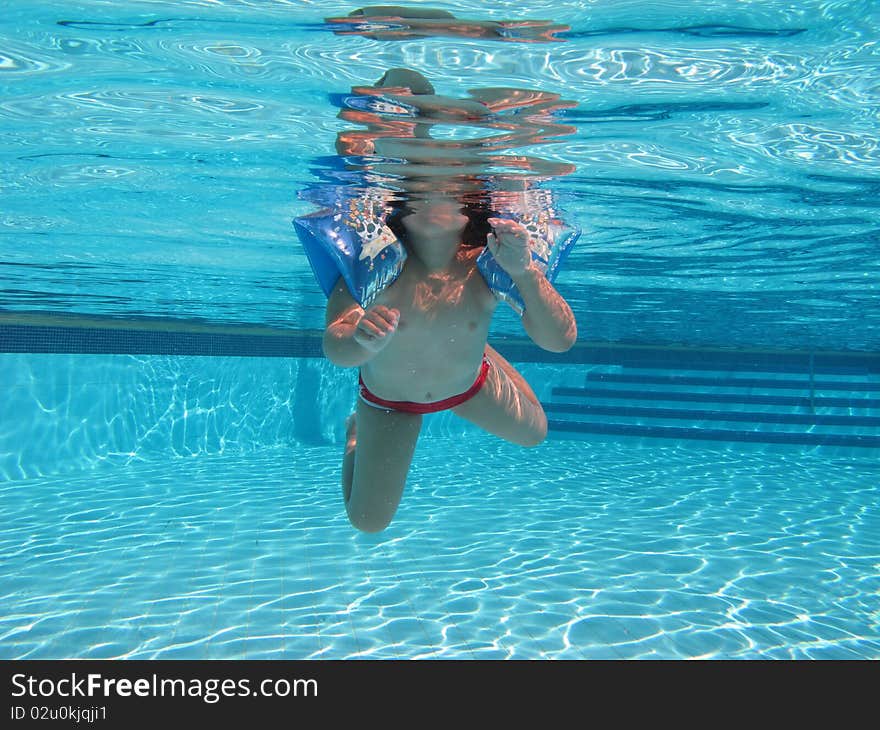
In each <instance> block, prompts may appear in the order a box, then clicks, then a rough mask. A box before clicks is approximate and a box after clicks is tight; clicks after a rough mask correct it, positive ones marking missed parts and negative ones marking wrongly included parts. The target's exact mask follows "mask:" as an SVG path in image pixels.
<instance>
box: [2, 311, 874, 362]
mask: <svg viewBox="0 0 880 730" xmlns="http://www.w3.org/2000/svg"><path fill="white" fill-rule="evenodd" d="M113 324H119V323H118V322H114V323H113ZM170 324H171V325H175V326H177V327H178V330H177V331H174V330H171V329H168V330H162V329H158V326H159V325H157V329H155V330H150V329H145V328H144V327H140V328H137V329H135V328H132V329H122V328H118V327H114V326H108V327H101V326H100V325H99V326H95V327H83V326H54V325H42V324H11V323H9V324H7V323H2V324H0V352H32V353H81V354H92V353H95V354H137V355H213V356H219V355H235V356H252V357H323V353H322V349H321V335H320V333H316V332H309V331H297V330H291V331H290V332H289V333H287V332H284V331H282V330H279V331H278V332H277V333H272V334H265V335H262V334H245V333H236V332H229V328H224V331H222V332H221V331H217V332H212V331H198V330H195V329H194V330H188V331H183V330H182V329H180V328H181V326H185V324H186V323H180V322H171V323H170ZM210 327H211V325H206V326H205V329H207V330H210ZM220 328H221V327H220V326H219V325H217V329H218V330H219V329H220ZM492 345H493V346H494V347H495V348H496V349H497V350H498V351H499V352H500V353H501V354H502V355H504V356H505V357H506V358H507V359H508V360H511V361H514V362H540V363H546V364H556V363H590V364H596V365H602V364H612V365H623V366H631V367H642V368H652V367H653V368H676V367H677V368H681V369H688V370H699V369H711V370H719V369H724V370H732V371H733V370H763V371H765V372H796V373H801V374H803V373H804V372H807V371H808V369H809V358H808V356H807V355H805V354H804V353H800V352H796V353H754V352H740V351H737V350H731V351H704V350H697V349H694V350H687V349H686V348H677V349H671V350H668V349H663V348H659V347H656V348H655V347H638V346H630V345H608V346H594V345H576V346H575V347H574V348H572V349H571V350H569V351H568V352H566V353H549V352H547V351H545V350H542V349H540V348H539V347H537V346H535V345H534V344H532V343H529V342H525V341H522V340H503V339H499V340H495V339H493V341H492ZM814 372H827V373H840V374H852V373H856V374H865V373H869V372H876V373H880V354H874V353H858V352H855V353H845V352H844V353H817V354H816V355H815V356H814Z"/></svg>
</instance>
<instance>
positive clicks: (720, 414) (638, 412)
mask: <svg viewBox="0 0 880 730" xmlns="http://www.w3.org/2000/svg"><path fill="white" fill-rule="evenodd" d="M542 405H543V406H544V410H545V411H547V412H548V413H577V414H584V415H590V416H630V417H632V418H670V419H681V420H687V421H742V422H748V423H792V424H794V423H796V424H801V425H805V426H853V427H859V428H873V427H880V417H874V416H834V415H825V414H816V413H777V412H771V413H743V412H741V411H704V410H697V409H685V408H641V407H638V406H602V405H592V404H584V403H544V404H542Z"/></svg>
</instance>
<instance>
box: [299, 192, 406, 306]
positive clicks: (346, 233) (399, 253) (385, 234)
mask: <svg viewBox="0 0 880 730" xmlns="http://www.w3.org/2000/svg"><path fill="white" fill-rule="evenodd" d="M387 195H388V194H387V193H386V192H385V191H383V190H381V189H378V188H371V189H364V190H362V191H360V194H359V195H358V196H357V197H348V198H345V199H341V200H339V201H338V203H337V205H336V206H334V207H333V208H330V209H324V210H320V211H318V212H316V213H311V214H309V215H304V216H300V217H299V218H295V219H294V221H293V224H294V226H295V227H296V232H297V234H298V236H299V240H300V241H301V242H302V244H303V246H304V247H305V249H306V255H307V256H308V258H309V263H310V264H311V266H312V271H313V272H314V273H315V278H316V279H317V280H318V284H319V285H320V286H321V290H322V291H323V292H324V294H325V295H326V296H328V297H329V296H330V294H331V293H332V291H333V288H334V287H335V286H336V282H337V281H338V280H339V277H340V276H341V277H342V278H343V280H344V281H345V285H346V286H347V287H348V290H349V292H351V295H352V297H353V298H354V299H355V300H356V301H357V303H358V304H360V305H361V306H362V307H364V309H366V308H367V307H369V306H370V304H371V303H372V302H373V300H374V299H375V298H376V297H377V296H378V295H379V294H380V293H381V292H382V291H383V290H384V289H385V288H386V287H388V286H390V285H391V283H392V282H393V281H394V280H395V279H396V278H397V277H398V276H399V275H400V272H401V271H403V262H404V261H405V260H406V250H405V249H404V247H403V245H402V244H401V243H400V241H398V240H397V238H396V236H395V235H394V234H393V233H392V232H391V229H390V228H389V227H388V226H387V225H386V223H385V219H386V216H387V214H388V207H387Z"/></svg>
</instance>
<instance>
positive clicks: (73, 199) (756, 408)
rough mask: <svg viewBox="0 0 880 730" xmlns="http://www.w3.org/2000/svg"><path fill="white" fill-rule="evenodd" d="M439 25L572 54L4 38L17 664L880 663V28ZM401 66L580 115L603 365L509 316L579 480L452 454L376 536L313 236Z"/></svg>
mask: <svg viewBox="0 0 880 730" xmlns="http://www.w3.org/2000/svg"><path fill="white" fill-rule="evenodd" d="M436 6H438V7H442V8H445V9H448V10H451V11H453V12H456V13H457V14H458V15H460V16H462V17H466V18H474V17H480V18H492V19H496V20H498V19H505V18H521V17H529V18H549V19H552V20H553V21H555V22H557V23H560V24H565V25H568V26H570V29H569V30H568V31H566V32H563V33H561V34H559V37H558V39H557V41H554V42H550V43H534V44H527V43H516V42H492V41H486V40H477V39H465V38H426V39H410V40H402V41H389V40H376V39H370V38H364V37H358V36H337V35H334V34H333V33H332V32H331V31H330V30H329V29H328V28H327V27H326V26H325V24H324V22H323V19H324V17H325V16H330V15H345V14H346V13H347V12H348V11H349V10H351V9H352V8H351V6H344V5H342V4H338V3H312V2H280V1H279V2H271V1H267V2H247V1H245V0H238V1H233V0H221V1H220V2H198V1H192V2H187V1H181V2H173V3H172V2H163V1H161V0H150V1H148V0H143V1H135V0H127V2H124V3H118V2H104V1H99V0H88V1H86V2H77V3H67V2H65V3H61V2H45V3H31V2H25V0H11V1H10V2H7V3H6V4H5V5H4V11H5V12H4V14H3V17H2V18H0V140H2V142H3V143H2V144H0V200H2V204H0V503H2V505H3V513H4V518H5V519H4V526H3V528H2V530H0V555H2V556H3V558H2V566H3V567H2V571H0V657H3V658H25V657H27V658H58V657H129V658H221V657H222V658H270V657H271V658H343V657H346V658H348V657H371V658H379V657H382V658H385V657H388V658H395V657H406V658H410V657H432V658H566V659H582V658H587V659H590V658H624V657H625V658H636V657H646V658H649V657H650V658H697V657H701V658H759V657H766V658H880V598H878V595H880V489H878V464H880V459H878V455H880V445H878V439H880V422H878V421H880V403H878V399H880V354H878V352H880V334H878V333H880V327H878V324H880V306H878V298H877V281H878V264H877V257H876V255H875V254H876V247H877V243H878V230H880V220H878V215H877V203H876V199H877V191H878V181H880V165H878V157H880V153H878V150H880V145H878V135H877V114H878V111H877V110H878V109H880V103H878V102H880V99H878V96H880V76H878V72H877V69H878V68H880V64H878V43H877V32H876V28H877V27H880V17H878V7H880V6H878V5H877V4H876V3H874V2H870V1H869V0H866V1H865V2H818V1H816V2H802V3H794V2H784V1H779V0H771V1H769V2H739V1H737V2H734V1H733V0H722V1H719V2H707V3H701V4H700V6H699V7H696V6H695V5H693V4H692V3H683V2H663V3H659V2H658V3H646V2H643V1H642V0H640V1H639V2H635V1H632V2H610V0H609V1H608V2H605V1H602V0H597V1H596V2H579V3H565V4H562V6H561V7H557V4H554V3H550V2H531V3H529V4H528V6H527V7H526V8H523V6H522V5H521V4H514V3H509V2H500V1H497V0H493V1H492V2H489V3H483V4H481V5H480V6H479V12H477V10H476V9H475V8H474V7H470V6H468V5H467V4H465V3H458V2H448V3H437V4H436ZM398 65H406V66H411V67H413V68H417V69H419V70H420V71H422V72H423V73H425V74H426V75H427V76H428V77H429V78H430V79H431V81H432V82H433V83H434V85H435V86H436V87H437V89H438V91H440V92H441V93H444V94H449V95H456V96H459V95H461V94H462V93H463V91H464V90H465V89H468V88H474V87H487V86H513V87H529V88H540V89H544V90H547V91H551V92H556V93H559V94H561V95H562V96H563V97H564V98H567V99H572V100H574V101H576V102H577V106H575V107H573V108H570V109H566V110H563V111H560V112H559V113H558V121H559V123H560V124H565V125H568V126H570V127H572V130H573V131H572V133H571V134H570V135H568V136H567V137H566V138H565V139H564V140H562V141H561V142H560V143H558V144H549V143H548V144H541V145H534V146H533V147H529V148H527V149H518V150H514V152H515V153H521V154H523V155H539V156H540V157H542V158H545V159H547V160H551V161H554V162H559V163H568V164H571V165H574V166H576V171H575V172H574V173H573V174H570V175H565V176H562V177H559V178H557V179H555V180H553V181H552V188H553V189H554V191H555V192H556V195H557V200H558V202H559V204H560V205H561V206H562V207H563V208H564V209H565V211H566V218H567V219H568V220H570V221H571V222H573V223H575V224H577V225H578V226H580V227H581V228H582V229H583V235H582V238H581V240H580V242H579V243H578V245H577V246H576V247H575V249H574V252H573V253H572V255H571V257H570V258H569V260H568V262H567V264H566V267H565V270H564V271H563V272H562V274H561V276H560V278H559V280H558V282H557V283H558V288H559V290H560V292H561V293H562V294H563V295H564V296H565V297H566V299H567V300H568V301H569V302H570V303H571V304H572V307H573V308H574V310H575V313H576V315H577V318H578V322H579V330H580V332H581V339H582V343H581V345H580V346H579V348H576V352H575V353H574V354H573V355H572V356H571V357H569V358H567V359H566V358H554V357H553V356H550V355H543V354H541V353H539V352H537V351H535V350H534V349H527V348H526V349H523V348H520V346H519V344H518V343H517V342H516V340H515V338H517V337H520V336H521V335H522V332H521V327H520V325H519V323H518V321H517V320H516V318H515V317H514V316H513V315H512V314H510V313H507V312H505V313H502V314H501V315H499V317H498V318H497V320H496V322H495V323H494V325H493V330H492V336H491V339H490V341H491V342H492V344H493V345H495V346H496V347H498V349H499V350H500V351H502V352H505V347H508V348H511V349H510V352H511V353H512V354H511V356H510V359H511V360H512V361H513V362H514V363H515V364H516V365H517V367H518V368H520V369H521V370H522V372H523V373H524V375H525V376H526V377H527V379H528V380H529V381H530V382H531V383H532V384H533V386H534V387H535V390H536V392H537V394H538V396H539V398H540V399H541V400H542V402H543V403H544V404H545V407H546V408H547V411H548V415H550V417H551V420H552V421H553V425H552V427H551V434H550V438H549V440H548V442H547V443H545V444H544V445H542V446H541V447H539V448H538V449H534V450H523V449H519V448H517V447H513V446H510V445H507V444H504V443H502V442H500V441H498V440H496V439H493V438H491V437H489V436H486V435H484V434H481V433H480V432H478V431H476V430H475V429H473V428H471V427H469V426H466V425H463V424H462V423H460V422H456V421H455V419H454V418H453V417H451V416H449V415H439V416H434V417H431V418H430V419H428V421H427V424H426V427H425V432H424V435H423V437H422V439H421V440H420V442H419V446H418V449H417V452H416V457H415V461H414V465H413V471H412V474H411V478H410V480H409V482H408V486H407V492H406V494H405V496H404V499H403V502H402V504H401V507H400V510H399V512H398V515H397V517H396V519H395V521H394V522H393V523H392V525H391V527H390V528H389V530H388V531H386V532H385V533H383V534H382V535H378V536H368V535H362V534H357V533H355V532H354V531H353V530H352V529H351V528H350V526H348V524H347V521H346V519H345V516H344V511H343V508H342V504H341V495H340V487H339V478H340V476H339V468H340V460H341V452H342V436H343V434H342V424H343V420H344V418H345V416H346V415H347V414H348V413H349V412H350V410H351V406H352V403H353V400H354V392H355V391H354V380H355V377H354V374H353V373H351V372H347V371H342V370H340V369H338V368H334V367H333V366H330V365H329V364H328V363H326V362H324V361H322V360H321V359H320V358H319V357H316V356H315V355H316V352H317V350H315V342H316V339H315V338H316V332H317V331H318V330H320V329H321V327H322V326H323V304H324V302H323V299H322V296H321V294H320V291H319V290H318V287H317V285H316V283H315V281H314V279H313V277H312V275H311V272H310V270H309V268H308V263H307V261H306V259H305V256H304V254H303V252H302V250H301V248H300V247H299V245H298V244H297V242H296V241H295V239H294V237H293V232H292V228H291V225H290V221H291V219H292V218H293V217H294V216H296V215H300V214H302V213H305V212H307V211H308V210H310V206H309V204H307V203H306V202H305V201H303V200H301V199H299V198H298V195H299V193H300V191H302V190H303V189H305V188H307V187H308V186H310V185H314V184H315V183H316V181H318V180H320V179H322V177H323V176H324V175H326V170H327V167H326V164H325V163H326V157H327V156H328V155H330V154H332V152H333V142H334V139H335V136H336V134H337V132H339V131H340V130H342V129H344V128H347V127H348V126H349V125H348V124H347V123H345V122H343V121H342V120H340V119H338V118H337V116H336V114H337V112H338V109H337V108H336V107H334V106H333V105H332V104H331V103H330V100H329V98H328V94H338V93H345V92H347V91H348V89H349V88H350V87H351V86H353V85H357V84H365V83H369V82H371V81H374V80H375V79H376V78H378V77H379V76H380V75H381V73H382V71H384V69H385V68H387V67H389V66H398ZM120 328H121V330H120ZM120 331H122V334H119V332H120ZM114 333H116V334H115V335H114ZM180 333H183V334H180ZM178 335H179V336H178ZM286 338H293V339H286ZM273 343H274V344H273ZM277 343H281V345H279V348H280V349H278V348H275V349H273V347H275V344H277ZM285 343H287V344H285ZM290 343H293V344H290ZM309 343H311V345H310V344H309ZM285 348H287V349H285ZM310 348H311V349H310ZM517 348H519V349H517ZM221 351H222V352H223V353H224V355H223V356H218V355H217V352H221ZM270 354H271V355H272V356H271V357H270V356H268V355H270ZM279 354H281V355H283V356H280V357H279V356H278V355H279Z"/></svg>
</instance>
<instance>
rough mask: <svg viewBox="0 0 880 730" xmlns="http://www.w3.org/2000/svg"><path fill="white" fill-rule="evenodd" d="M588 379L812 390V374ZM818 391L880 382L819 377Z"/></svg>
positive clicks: (871, 387)
mask: <svg viewBox="0 0 880 730" xmlns="http://www.w3.org/2000/svg"><path fill="white" fill-rule="evenodd" d="M587 380H591V381H598V382H604V383H640V384H648V383H650V384H651V385H700V386H708V387H724V388H787V389H795V388H800V389H801V390H809V389H810V380H809V376H807V377H805V378H802V379H798V380H783V379H779V380H774V379H773V378H727V377H723V376H719V377H717V378H703V377H696V376H689V375H647V374H646V375H642V374H639V373H632V374H626V373H597V372H591V373H587ZM813 388H814V389H815V390H847V391H851V392H858V393H874V392H877V393H880V383H850V382H846V381H843V380H839V381H830V380H817V381H815V382H814V383H813Z"/></svg>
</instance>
